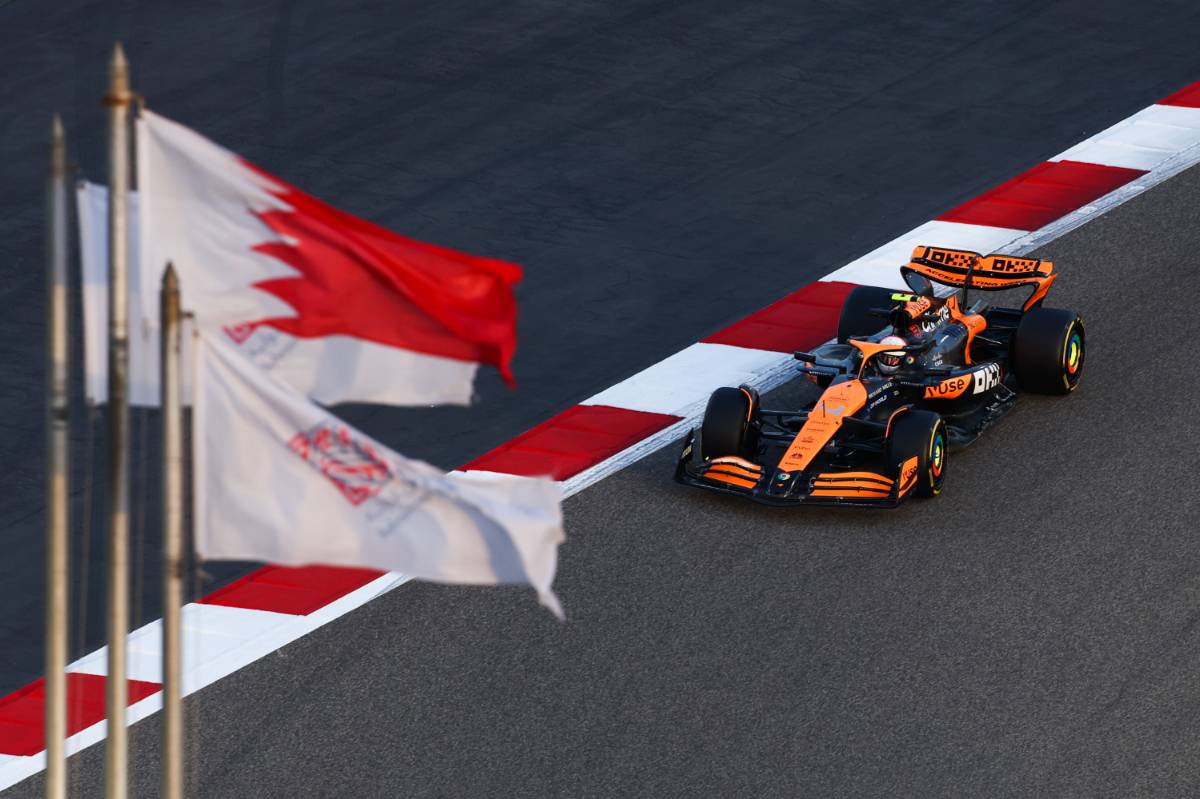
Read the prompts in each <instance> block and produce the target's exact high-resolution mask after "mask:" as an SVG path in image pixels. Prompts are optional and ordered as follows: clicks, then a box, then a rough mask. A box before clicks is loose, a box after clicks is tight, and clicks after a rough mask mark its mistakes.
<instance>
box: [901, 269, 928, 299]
mask: <svg viewBox="0 0 1200 799" xmlns="http://www.w3.org/2000/svg"><path fill="white" fill-rule="evenodd" d="M904 282H905V283H907V284H908V287H909V288H910V289H912V290H913V293H914V294H920V295H921V296H922V297H932V296H933V283H932V282H930V280H929V278H927V277H925V276H924V275H922V274H921V273H920V272H910V271H908V270H905V272H904Z"/></svg>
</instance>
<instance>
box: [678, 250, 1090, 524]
mask: <svg viewBox="0 0 1200 799" xmlns="http://www.w3.org/2000/svg"><path fill="white" fill-rule="evenodd" d="M900 271H901V275H902V276H903V278H904V281H905V283H907V285H908V286H909V288H910V290H911V291H910V292H899V291H894V290H892V289H886V288H878V287H873V286H859V287H858V288H856V289H855V290H854V291H853V292H851V293H850V295H849V296H848V297H847V298H846V301H845V304H844V305H843V308H842V313H841V318H840V321H839V324H838V338H837V341H836V342H831V343H829V344H826V345H824V346H823V347H821V348H819V349H818V350H817V351H816V352H813V353H807V352H798V353H796V359H797V360H799V361H800V362H801V365H800V367H799V369H798V372H799V374H801V375H804V376H805V377H806V378H808V379H809V380H811V381H812V382H814V383H816V384H817V385H818V386H819V387H820V388H821V389H822V393H821V395H820V396H819V397H817V398H816V399H815V400H813V401H812V402H810V403H808V404H807V405H806V406H805V407H802V408H799V409H797V410H768V409H765V408H763V407H761V404H760V401H759V397H758V394H757V392H755V391H754V389H752V388H751V387H749V386H740V387H738V388H721V389H717V390H716V391H715V392H714V393H713V395H712V397H711V398H710V400H709V403H708V408H707V409H706V411H705V416H704V422H703V425H702V427H701V429H700V431H699V434H700V435H699V440H697V436H696V432H697V431H692V432H690V433H689V434H688V436H687V438H686V439H685V441H684V443H683V450H682V452H681V454H680V458H679V461H678V464H677V466H676V471H675V476H676V479H677V480H679V481H680V482H682V483H686V484H689V485H695V486H700V487H703V488H708V489H712V490H715V491H722V492H726V493H731V494H738V495H742V496H746V497H749V498H750V499H754V500H756V501H758V502H762V503H766V504H771V505H792V504H810V505H851V506H863V507H895V506H896V505H898V504H900V502H902V501H903V500H904V499H906V498H907V497H909V496H914V495H916V496H925V497H929V496H935V495H936V494H938V493H940V492H941V490H942V487H943V484H944V481H945V478H946V460H947V454H948V452H949V449H950V447H951V446H952V445H958V446H965V445H967V444H969V443H971V442H972V441H974V440H975V439H976V438H977V437H978V436H979V434H980V433H982V432H983V430H984V429H986V428H987V427H988V426H989V425H991V424H992V423H993V422H995V421H996V420H997V419H999V418H1000V417H1001V416H1003V415H1004V414H1005V413H1006V412H1007V411H1008V410H1009V409H1010V408H1011V407H1012V405H1013V403H1014V402H1015V401H1016V398H1017V395H1018V394H1019V393H1020V392H1023V391H1024V392H1036V393H1042V394H1069V393H1070V392H1072V391H1074V390H1075V388H1076V386H1078V384H1079V378H1080V376H1081V375H1082V371H1083V361H1084V354H1085V343H1086V340H1085V335H1084V328H1083V320H1082V319H1080V317H1079V316H1078V315H1077V314H1075V313H1073V312H1071V311H1065V310H1059V309H1050V308H1046V307H1044V304H1043V301H1044V300H1045V298H1046V294H1047V292H1048V291H1049V288H1050V286H1051V284H1053V282H1054V280H1055V277H1056V275H1055V272H1054V265H1053V264H1052V263H1051V262H1049V261H1042V260H1039V259H1036V258H1025V257H1019V256H1011V255H987V256H984V255H981V254H979V253H975V252H970V251H966V250H951V249H945V248H939V247H925V246H921V247H917V248H916V249H915V250H914V251H913V254H912V258H911V260H910V261H909V263H908V264H906V265H905V266H902V267H901V269H900ZM934 283H938V284H941V285H942V286H945V287H948V288H949V290H950V291H949V293H946V292H942V293H941V294H942V296H939V293H938V292H936V291H935V290H934V285H933V284H934ZM977 289H978V290H983V291H988V292H994V291H1004V290H1008V289H1030V293H1029V296H1028V297H1027V298H1026V299H1025V300H1024V301H1023V302H1022V304H1021V306H1020V307H1019V308H1009V307H992V306H991V305H989V304H988V303H987V302H985V301H984V300H977V301H976V302H974V303H973V304H968V302H969V295H970V293H971V292H972V291H973V290H977Z"/></svg>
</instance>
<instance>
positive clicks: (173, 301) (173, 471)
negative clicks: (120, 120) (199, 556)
mask: <svg viewBox="0 0 1200 799" xmlns="http://www.w3.org/2000/svg"><path fill="white" fill-rule="evenodd" d="M161 302H162V306H161V315H160V320H161V330H162V340H161V343H162V346H161V361H160V363H161V366H162V369H161V372H160V373H159V374H160V377H161V380H162V447H163V455H162V458H163V463H162V466H163V475H162V501H163V638H162V651H163V693H162V696H163V755H162V757H163V771H162V793H161V794H160V795H161V796H162V797H163V799H182V797H183V700H182V695H183V685H182V677H183V671H182V667H181V660H182V653H181V651H180V647H181V637H182V636H181V624H182V620H181V618H180V617H181V615H182V607H183V565H184V564H183V418H182V417H183V410H182V408H181V407H180V397H179V357H180V340H181V335H180V313H179V280H178V278H177V277H176V275H175V267H174V266H173V265H171V264H167V271H166V272H165V273H164V274H163V279H162V295H161Z"/></svg>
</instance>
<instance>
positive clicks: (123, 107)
mask: <svg viewBox="0 0 1200 799" xmlns="http://www.w3.org/2000/svg"><path fill="white" fill-rule="evenodd" d="M131 98H132V95H131V94H130V92H129V67H128V65H127V64H126V61H125V51H124V50H122V49H121V45H120V44H119V43H118V44H117V45H116V46H115V47H114V48H113V54H112V61H111V62H110V63H109V73H108V94H107V95H106V96H105V98H104V103H105V105H107V106H108V111H109V113H108V512H109V519H108V591H107V593H108V597H107V599H108V680H107V683H106V694H105V704H106V706H107V711H108V713H107V717H108V730H107V740H106V750H105V764H104V795H105V796H106V797H108V799H125V795H126V793H127V791H128V782H129V780H128V769H129V731H128V729H126V727H125V709H126V704H127V703H128V698H129V690H128V683H127V682H126V668H125V663H126V651H125V650H126V637H127V636H128V633H129V404H128V396H127V394H126V383H127V379H128V367H129V317H128V307H127V306H128V303H129V240H128V238H127V237H128V225H127V222H128V220H127V218H126V198H127V194H128V191H129V124H128V123H129V103H130V100H131Z"/></svg>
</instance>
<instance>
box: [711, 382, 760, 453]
mask: <svg viewBox="0 0 1200 799" xmlns="http://www.w3.org/2000/svg"><path fill="white" fill-rule="evenodd" d="M753 410H754V398H753V397H752V396H751V393H750V392H749V391H748V390H745V389H740V388H718V389H717V390H716V391H714V392H713V393H712V396H711V397H709V398H708V407H707V408H705V409H704V423H703V425H702V426H701V428H700V454H701V455H702V456H703V457H704V459H705V460H709V459H711V458H723V457H725V456H726V455H736V456H738V457H739V458H744V457H746V456H747V455H748V454H749V452H748V450H749V437H750V436H749V433H750V420H751V418H752V415H753Z"/></svg>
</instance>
